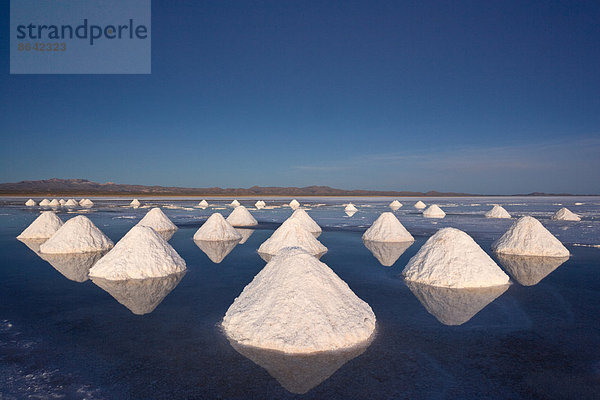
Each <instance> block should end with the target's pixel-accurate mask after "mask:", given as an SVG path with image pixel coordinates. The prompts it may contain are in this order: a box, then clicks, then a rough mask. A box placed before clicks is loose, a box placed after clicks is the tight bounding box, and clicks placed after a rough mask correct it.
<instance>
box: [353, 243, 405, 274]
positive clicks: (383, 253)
mask: <svg viewBox="0 0 600 400" xmlns="http://www.w3.org/2000/svg"><path fill="white" fill-rule="evenodd" d="M363 243H364V244H365V247H366V248H367V249H369V251H370V252H371V254H373V256H374V257H375V258H376V259H377V261H379V263H380V264H381V265H383V266H384V267H391V266H392V265H394V264H395V263H396V261H398V259H399V258H400V256H401V255H402V254H404V252H405V251H406V249H408V248H409V247H410V246H412V244H413V243H414V242H412V241H411V242H373V241H371V240H365V241H363Z"/></svg>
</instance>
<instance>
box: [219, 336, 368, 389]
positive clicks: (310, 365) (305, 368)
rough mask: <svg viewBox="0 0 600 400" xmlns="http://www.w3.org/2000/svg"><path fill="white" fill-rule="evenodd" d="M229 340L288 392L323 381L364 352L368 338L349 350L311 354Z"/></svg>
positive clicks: (310, 387)
mask: <svg viewBox="0 0 600 400" xmlns="http://www.w3.org/2000/svg"><path fill="white" fill-rule="evenodd" d="M230 343H231V346H232V347H233V348H234V349H235V350H236V351H237V352H238V353H240V354H241V355H243V356H244V357H246V358H248V359H250V360H251V361H252V362H254V363H255V364H257V365H259V366H261V367H262V368H264V369H266V370H267V372H268V373H269V375H271V376H272V377H273V378H275V379H276V380H277V382H279V384H280V385H281V386H283V388H285V389H286V390H287V391H289V392H291V393H295V394H304V393H307V392H308V391H309V390H311V389H312V388H314V387H316V386H318V385H319V384H320V383H322V382H324V381H325V380H326V379H328V378H329V377H330V376H331V375H333V374H334V373H335V372H336V371H337V370H338V369H340V368H341V367H342V366H343V365H344V364H346V363H347V362H348V361H350V360H352V359H353V358H356V357H358V356H359V355H361V354H362V353H364V352H365V350H366V349H367V348H368V347H369V345H370V344H371V340H367V341H365V342H363V343H361V344H359V345H358V346H354V347H351V348H349V349H343V350H337V351H320V352H317V353H311V354H289V353H284V352H281V351H276V350H266V349H260V348H257V347H252V346H243V345H241V344H239V343H236V342H235V341H233V340H230Z"/></svg>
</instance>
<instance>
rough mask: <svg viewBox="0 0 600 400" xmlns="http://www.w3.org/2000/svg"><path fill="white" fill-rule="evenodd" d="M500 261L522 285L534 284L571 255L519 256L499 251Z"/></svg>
mask: <svg viewBox="0 0 600 400" xmlns="http://www.w3.org/2000/svg"><path fill="white" fill-rule="evenodd" d="M496 257H497V258H498V262H499V263H500V265H502V267H504V269H505V270H506V271H507V272H508V273H509V274H510V275H511V276H512V277H513V278H514V279H515V280H516V281H517V282H519V283H520V284H521V285H523V286H533V285H537V284H538V283H540V281H541V280H542V279H544V278H545V277H547V276H548V275H550V273H552V271H554V270H555V269H556V268H558V267H560V266H561V265H562V264H564V263H565V262H566V261H567V260H568V259H569V257H537V256H517V255H509V254H501V253H497V254H496Z"/></svg>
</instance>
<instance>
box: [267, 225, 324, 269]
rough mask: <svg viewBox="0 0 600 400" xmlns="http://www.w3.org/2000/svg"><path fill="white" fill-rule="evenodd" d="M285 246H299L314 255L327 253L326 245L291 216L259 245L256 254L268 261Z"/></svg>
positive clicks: (318, 255)
mask: <svg viewBox="0 0 600 400" xmlns="http://www.w3.org/2000/svg"><path fill="white" fill-rule="evenodd" d="M286 247H299V248H302V249H304V250H305V251H306V252H308V253H310V254H311V255H313V256H316V257H321V256H322V255H323V254H325V253H327V247H325V246H323V244H322V243H321V242H319V241H318V240H317V239H316V238H315V237H314V235H313V234H312V233H310V232H308V231H307V230H306V229H305V228H304V226H303V225H302V224H301V223H300V222H299V221H297V220H296V219H291V218H290V219H288V220H286V221H285V222H284V223H283V224H281V226H280V227H279V228H277V230H276V231H275V232H273V234H272V235H271V237H270V238H268V239H267V240H266V241H264V242H263V244H261V245H260V247H259V248H258V254H259V255H260V256H261V257H262V258H263V259H264V260H265V261H269V260H270V259H271V257H272V256H274V255H276V254H277V253H278V252H279V251H280V250H281V249H283V248H286Z"/></svg>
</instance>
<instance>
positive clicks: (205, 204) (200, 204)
mask: <svg viewBox="0 0 600 400" xmlns="http://www.w3.org/2000/svg"><path fill="white" fill-rule="evenodd" d="M198 205H199V206H200V207H204V208H206V207H208V201H206V200H202V201H201V202H200V203H198Z"/></svg>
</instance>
